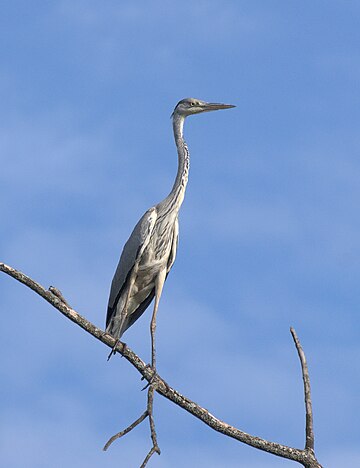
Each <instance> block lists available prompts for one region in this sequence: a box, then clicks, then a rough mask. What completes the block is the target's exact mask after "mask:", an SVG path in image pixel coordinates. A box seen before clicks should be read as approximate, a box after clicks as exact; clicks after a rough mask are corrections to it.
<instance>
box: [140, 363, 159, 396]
mask: <svg viewBox="0 0 360 468" xmlns="http://www.w3.org/2000/svg"><path fill="white" fill-rule="evenodd" d="M146 367H147V368H148V369H149V370H150V371H151V372H152V376H151V379H150V380H149V381H148V383H147V384H146V385H145V387H144V388H142V389H141V390H142V391H143V390H146V389H147V388H149V387H150V385H154V383H155V382H156V379H157V376H158V374H157V372H156V367H153V366H152V365H150V364H147V365H146ZM141 380H145V377H144V376H142V377H141Z"/></svg>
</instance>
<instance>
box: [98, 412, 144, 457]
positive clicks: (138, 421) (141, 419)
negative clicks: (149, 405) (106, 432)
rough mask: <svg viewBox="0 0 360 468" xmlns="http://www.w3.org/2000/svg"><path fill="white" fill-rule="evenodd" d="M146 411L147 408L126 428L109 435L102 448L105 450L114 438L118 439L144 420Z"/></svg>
mask: <svg viewBox="0 0 360 468" xmlns="http://www.w3.org/2000/svg"><path fill="white" fill-rule="evenodd" d="M147 416H148V412H147V410H146V411H144V412H143V414H142V415H141V416H140V418H138V419H137V420H136V421H134V422H133V423H132V424H130V426H128V427H127V428H126V429H124V430H123V431H120V432H118V433H117V434H115V435H113V436H112V437H110V439H109V440H108V441H107V442H106V444H105V445H104V447H103V450H104V451H106V450H107V449H108V448H109V447H110V445H111V444H112V443H113V442H115V440H117V439H120V437H122V436H124V435H125V434H127V433H128V432H130V431H132V430H133V429H134V428H135V427H136V426H138V425H139V424H140V423H142V422H143V421H144V419H145V418H147Z"/></svg>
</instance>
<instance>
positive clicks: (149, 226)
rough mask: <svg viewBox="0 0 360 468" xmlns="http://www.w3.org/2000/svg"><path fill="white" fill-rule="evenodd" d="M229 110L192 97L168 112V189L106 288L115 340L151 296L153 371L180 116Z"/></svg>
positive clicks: (171, 253)
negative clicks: (171, 148)
mask: <svg viewBox="0 0 360 468" xmlns="http://www.w3.org/2000/svg"><path fill="white" fill-rule="evenodd" d="M229 107H234V106H232V105H226V104H209V103H206V102H204V101H199V100H197V99H192V98H187V99H183V100H182V101H180V102H179V103H178V104H177V106H176V107H175V110H174V113H173V129H174V137H175V143H176V146H177V151H178V160H179V164H178V171H177V175H176V179H175V182H174V185H173V188H172V190H171V192H170V193H169V195H168V196H167V197H166V198H165V199H164V200H163V201H161V202H160V203H158V204H157V205H155V206H154V207H152V208H150V209H149V210H148V211H146V213H145V214H144V215H143V216H142V218H141V219H140V221H139V222H138V223H137V225H136V226H135V228H134V230H133V232H132V234H131V236H130V238H129V240H128V241H127V242H126V244H125V246H124V250H123V252H122V254H121V258H120V261H119V264H118V267H117V269H116V272H115V275H114V278H113V281H112V284H111V290H110V297H109V304H108V312H107V317H106V331H107V332H108V333H110V334H111V335H112V336H113V337H114V338H116V339H120V338H121V336H122V334H123V333H124V332H125V330H127V329H128V328H129V327H130V326H131V325H132V324H133V323H134V322H135V321H136V320H137V319H138V318H139V317H140V316H141V315H142V314H143V312H144V311H145V310H146V308H147V307H148V306H149V304H150V303H151V301H152V300H153V298H154V297H155V304H154V312H153V317H152V321H151V337H152V366H153V367H155V344H154V343H155V339H154V334H155V324H156V312H157V308H158V304H159V300H160V296H161V293H162V288H163V285H164V282H165V280H166V277H167V275H168V273H169V271H170V269H171V267H172V265H173V263H174V261H175V257H176V251H177V244H178V234H179V224H178V214H179V210H180V207H181V205H182V202H183V200H184V195H185V189H186V185H187V181H188V173H189V162H190V159H189V150H188V147H187V145H186V143H185V141H184V138H183V125H184V120H185V117H187V116H188V115H191V114H196V113H200V112H207V111H210V110H217V109H227V108H229Z"/></svg>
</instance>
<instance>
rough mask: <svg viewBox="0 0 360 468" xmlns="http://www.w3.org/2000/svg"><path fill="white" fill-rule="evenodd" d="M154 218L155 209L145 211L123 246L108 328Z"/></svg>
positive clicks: (113, 286) (108, 318)
mask: <svg viewBox="0 0 360 468" xmlns="http://www.w3.org/2000/svg"><path fill="white" fill-rule="evenodd" d="M156 218H157V212H156V208H155V207H153V208H150V209H149V210H148V211H146V213H145V214H144V215H143V216H142V217H141V219H140V220H139V222H138V223H137V225H136V226H135V227H134V230H133V232H132V233H131V235H130V237H129V239H128V241H127V242H126V244H125V245H124V249H123V251H122V254H121V257H120V261H119V264H118V266H117V268H116V271H115V275H114V278H113V280H112V283H111V289H110V297H109V303H108V312H107V317H106V326H108V324H109V322H110V320H111V318H112V316H113V314H114V313H115V312H116V304H117V302H118V300H119V298H120V296H121V293H122V290H123V288H124V287H125V284H126V280H127V278H128V277H129V275H130V274H131V271H132V269H133V268H134V266H135V264H136V262H137V260H138V259H139V258H140V256H141V254H142V252H143V250H144V248H145V247H146V245H147V244H148V242H149V239H150V236H151V232H152V230H153V228H154V225H155V221H156Z"/></svg>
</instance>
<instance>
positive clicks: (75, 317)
mask: <svg viewBox="0 0 360 468" xmlns="http://www.w3.org/2000/svg"><path fill="white" fill-rule="evenodd" d="M0 271H3V272H4V273H6V274H8V275H9V276H11V277H13V278H15V279H16V280H18V281H20V282H21V283H23V284H25V285H26V286H28V287H29V288H31V289H32V290H33V291H35V292H36V293H37V294H39V295H40V296H41V297H43V298H44V299H45V300H46V301H47V302H49V303H50V304H51V305H52V306H53V307H55V308H56V309H57V310H59V311H60V312H61V313H62V314H63V315H65V316H66V317H67V318H69V319H70V320H71V321H72V322H74V323H76V324H77V325H79V326H80V327H81V328H83V329H84V330H85V331H87V332H88V333H90V334H91V335H92V336H94V337H95V338H97V339H98V340H99V341H101V342H102V343H104V344H105V345H107V346H109V347H110V348H113V347H114V345H115V344H116V340H115V339H114V338H113V337H112V336H110V335H108V334H107V333H105V332H104V331H103V330H101V329H100V328H98V327H96V326H95V325H93V324H92V323H91V322H89V321H88V320H86V319H85V318H84V317H82V316H81V315H80V314H78V313H77V312H76V311H75V310H74V309H72V308H70V307H69V306H67V305H66V304H65V302H64V301H63V300H62V299H60V298H59V297H58V296H57V295H55V294H54V293H53V292H51V291H49V290H47V289H45V288H44V287H43V286H41V285H40V284H39V283H37V282H36V281H34V280H33V279H31V278H30V277H28V276H26V275H25V274H24V273H22V272H20V271H18V270H15V269H14V268H12V267H10V266H8V265H5V264H4V263H0ZM295 344H296V343H295ZM297 349H298V350H299V349H301V347H300V348H299V347H298V346H297ZM115 350H116V351H117V352H118V353H120V354H121V355H122V356H123V357H124V358H125V359H126V360H127V361H129V362H130V363H131V364H132V365H133V366H134V367H135V368H136V369H137V370H138V371H139V372H140V374H141V375H142V376H143V378H144V379H145V380H147V381H148V382H149V383H150V388H149V391H150V389H153V390H152V395H153V391H154V390H155V391H156V392H157V393H159V394H160V395H162V396H164V397H165V398H167V399H168V400H170V401H172V402H173V403H175V404H176V405H178V406H180V407H181V408H183V409H184V410H186V411H187V412H189V413H190V414H192V415H193V416H195V417H196V418H198V419H200V420H201V421H203V422H204V423H205V424H206V425H208V426H209V427H211V428H212V429H214V430H215V431H217V432H220V433H222V434H224V435H226V436H228V437H231V438H233V439H236V440H238V441H239V442H242V443H244V444H247V445H250V446H251V447H254V448H256V449H259V450H263V451H265V452H268V453H272V454H273V455H277V456H279V457H282V458H287V459H289V460H293V461H296V462H298V463H300V464H302V465H303V466H304V467H306V468H322V467H321V465H320V464H319V462H318V461H317V460H316V457H315V455H314V451H313V449H312V448H311V447H310V445H307V446H306V447H305V449H303V450H302V449H298V448H293V447H288V446H286V445H282V444H279V443H276V442H270V441H267V440H265V439H262V438H260V437H256V436H253V435H250V434H247V433H246V432H243V431H241V430H240V429H237V428H236V427H233V426H231V425H230V424H227V423H225V422H224V421H221V420H220V419H218V418H216V417H215V416H213V415H212V414H211V413H210V412H209V411H208V410H207V409H205V408H202V407H201V406H200V405H198V404H197V403H195V402H194V401H192V400H190V399H189V398H187V397H186V396H184V395H182V394H181V393H179V392H178V391H177V390H175V389H173V388H172V387H170V386H169V385H168V384H167V383H166V382H165V380H164V379H162V378H161V377H160V376H159V375H158V374H155V373H154V372H153V370H152V369H151V367H150V366H147V365H146V364H145V362H144V361H143V360H142V359H140V357H139V356H137V355H136V354H135V353H134V352H133V351H132V350H131V349H130V348H129V347H128V346H126V345H124V344H123V343H121V342H118V343H117V344H116V347H115ZM306 372H307V371H306ZM304 375H305V374H304ZM306 375H307V378H308V374H306ZM304 382H305V379H304ZM304 387H305V386H304ZM307 388H310V387H306V388H305V393H306V392H307ZM306 398H308V397H306ZM308 401H310V399H309V398H308ZM310 409H311V404H310ZM146 413H147V411H146ZM307 414H308V406H307ZM309 414H312V413H311V411H310V413H309ZM144 415H145V413H143V415H142V416H141V417H140V418H139V419H138V420H136V421H135V423H136V424H135V423H133V425H135V426H136V425H138V424H140V422H142V421H143V420H144V419H145V418H146V416H147V415H148V414H146V416H144ZM307 419H308V418H307ZM149 420H150V425H151V424H152V423H151V418H149ZM310 421H311V426H310V427H311V428H312V419H310ZM133 425H131V426H133ZM131 426H129V428H127V429H125V431H126V432H125V431H122V432H123V433H127V432H129V431H130V430H131V429H132V427H131ZM135 426H134V427H135ZM307 427H308V426H307ZM151 431H152V433H151V435H152V441H153V447H152V449H151V450H150V452H149V454H148V455H147V457H146V459H145V460H144V463H145V462H146V463H147V461H148V460H149V459H150V457H151V456H152V455H153V453H155V452H157V453H159V452H160V450H159V447H158V445H157V440H156V433H155V431H154V432H153V429H152V426H151ZM310 433H312V429H311V431H310V430H309V434H310ZM120 434H121V435H124V434H122V433H120ZM307 434H308V429H307ZM121 435H119V436H118V437H121ZM114 437H116V436H114ZM118 437H116V438H118ZM110 440H111V439H110ZM109 442H110V441H109ZM309 443H310V442H308V441H307V444H309ZM146 463H145V464H146ZM143 466H145V465H144V464H143Z"/></svg>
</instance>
